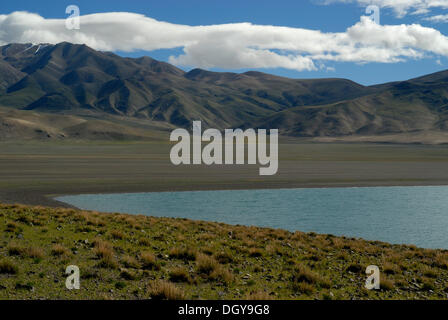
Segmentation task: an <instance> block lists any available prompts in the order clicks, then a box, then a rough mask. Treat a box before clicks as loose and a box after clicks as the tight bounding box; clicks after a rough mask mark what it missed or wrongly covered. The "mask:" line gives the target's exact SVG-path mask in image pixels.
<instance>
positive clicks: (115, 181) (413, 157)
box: [0, 138, 448, 207]
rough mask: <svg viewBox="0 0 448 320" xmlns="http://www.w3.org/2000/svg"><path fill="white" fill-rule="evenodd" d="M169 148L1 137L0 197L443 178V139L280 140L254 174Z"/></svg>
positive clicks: (446, 149)
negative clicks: (263, 172) (203, 162)
mask: <svg viewBox="0 0 448 320" xmlns="http://www.w3.org/2000/svg"><path fill="white" fill-rule="evenodd" d="M167 141H168V138H167ZM170 148H171V145H170V144H168V143H164V142H73V141H48V142H2V143H0V201H2V202H3V203H23V204H30V205H45V206H53V207H61V206H66V205H64V204H62V203H60V202H57V201H55V200H53V199H52V196H56V195H64V194H80V193H115V192H152V191H185V190H215V189H261V188H302V187H303V188H312V187H352V186H360V187H363V186H392V185H404V186H408V185H447V184H448V146H447V145H413V144H402V145H400V144H373V143H370V144H368V143H303V142H300V141H298V140H294V139H291V140H285V141H282V142H281V144H280V146H279V157H280V160H279V171H278V173H277V175H275V176H259V172H258V169H259V165H244V166H237V165H235V166H210V167H207V166H177V167H176V166H174V165H172V164H171V162H170V160H169V152H170Z"/></svg>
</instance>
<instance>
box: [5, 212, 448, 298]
mask: <svg viewBox="0 0 448 320" xmlns="http://www.w3.org/2000/svg"><path fill="white" fill-rule="evenodd" d="M0 230H1V232H0V298H1V299H149V298H152V299H184V298H185V299H444V298H446V295H447V293H446V290H447V289H446V288H447V287H448V251H442V250H427V249H419V248H416V247H414V246H404V245H390V244H387V243H382V242H372V241H370V242H369V241H364V240H359V239H348V238H344V237H335V236H332V235H318V234H314V233H308V234H306V233H301V232H295V233H291V232H287V231H284V230H274V229H267V228H256V227H243V226H229V225H225V224H221V223H210V222H201V221H190V220H186V219H168V218H154V217H145V216H139V215H124V214H103V213H98V212H87V211H79V210H72V209H51V208H44V207H27V206H21V205H0ZM372 264H373V265H378V266H379V267H380V270H381V272H382V273H381V283H382V289H381V290H379V291H367V290H366V289H364V283H365V279H366V275H365V274H364V272H365V269H366V267H367V266H368V265H372ZM68 265H77V266H78V267H79V268H80V273H81V289H80V290H73V291H69V290H67V289H66V288H65V280H66V277H67V275H65V268H66V267H67V266H68Z"/></svg>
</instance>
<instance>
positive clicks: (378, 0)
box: [323, 0, 448, 17]
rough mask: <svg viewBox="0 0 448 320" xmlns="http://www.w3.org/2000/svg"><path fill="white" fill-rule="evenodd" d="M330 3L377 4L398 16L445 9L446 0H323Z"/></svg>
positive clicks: (447, 3) (447, 5)
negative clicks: (391, 10)
mask: <svg viewBox="0 0 448 320" xmlns="http://www.w3.org/2000/svg"><path fill="white" fill-rule="evenodd" d="M323 1H324V2H323V3H324V4H330V3H358V4H359V5H362V6H366V7H367V6H368V5H377V6H378V7H380V8H389V9H393V10H394V11H395V12H396V14H397V15H398V16H399V17H403V16H405V15H406V14H408V13H411V14H425V13H428V12H429V11H430V10H431V9H435V8H439V9H447V8H448V0H323Z"/></svg>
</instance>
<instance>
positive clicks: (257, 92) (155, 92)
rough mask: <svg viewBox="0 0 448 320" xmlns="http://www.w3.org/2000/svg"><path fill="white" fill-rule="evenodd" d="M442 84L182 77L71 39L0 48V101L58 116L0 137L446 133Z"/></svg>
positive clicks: (445, 78)
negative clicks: (200, 131) (168, 131)
mask: <svg viewBox="0 0 448 320" xmlns="http://www.w3.org/2000/svg"><path fill="white" fill-rule="evenodd" d="M447 88H448V71H442V72H439V73H436V74H432V75H428V76H424V77H420V78H416V79H412V80H409V81H403V82H394V83H387V84H384V85H377V86H371V87H365V86H362V85H359V84H357V83H354V82H352V81H350V80H345V79H310V80H298V79H288V78H283V77H278V76H274V75H269V74H264V73H260V72H246V73H242V74H237V73H219V72H210V71H205V70H201V69H194V70H192V71H190V72H184V71H182V70H180V69H178V68H176V67H174V66H172V65H170V64H168V63H164V62H160V61H157V60H154V59H151V58H149V57H142V58H138V59H133V58H123V57H120V56H117V55H115V54H113V53H109V52H99V51H95V50H93V49H91V48H89V47H87V46H85V45H74V44H70V43H60V44H57V45H47V44H44V45H37V46H33V45H31V44H11V45H7V46H3V47H0V105H1V106H5V107H8V108H13V109H16V110H22V111H21V113H20V117H27V116H25V114H26V113H25V112H31V113H30V114H32V115H37V114H42V115H46V117H49V116H51V115H58V116H59V118H57V119H56V118H54V119H53V120H54V121H53V122H52V123H50V125H49V127H48V126H47V124H46V123H42V124H41V125H38V127H39V128H37V129H36V128H35V127H33V126H31V125H29V123H24V122H20V121H19V122H17V121H18V120H20V117H19V118H14V119H16V120H14V121H15V122H14V121H13V120H11V119H9V118H8V119H6V120H5V119H4V118H1V119H3V122H4V124H5V125H4V126H3V127H1V128H2V129H0V136H3V137H4V138H5V137H8V136H11V134H12V133H11V132H13V131H14V130H17V131H18V132H20V131H21V130H25V129H24V127H23V126H25V127H26V128H27V129H26V130H31V131H32V132H35V131H33V130H42V131H43V132H49V135H50V136H51V137H53V136H61V135H62V136H68V137H74V136H79V137H85V138H86V139H90V138H93V137H94V136H95V135H92V132H93V131H95V130H94V128H93V127H94V125H93V124H92V123H94V122H93V120H92V119H95V121H98V122H96V125H97V126H98V127H102V128H103V129H104V130H103V131H108V130H109V129H110V130H109V131H110V132H115V133H117V132H120V130H121V131H122V132H123V135H122V136H120V135H119V134H118V135H117V134H115V133H114V134H109V135H107V134H105V135H104V136H105V137H107V138H110V139H115V137H121V138H123V137H125V138H126V137H131V138H132V137H145V136H146V135H147V134H146V133H144V132H143V131H145V128H149V127H150V128H151V129H150V130H153V129H156V130H158V129H160V128H162V129H164V128H173V127H187V128H189V127H191V122H192V121H193V120H202V121H203V124H204V127H214V128H219V129H224V128H235V127H239V126H242V127H258V128H278V129H279V130H280V132H281V133H282V134H284V135H291V136H299V137H343V136H353V135H355V136H356V135H369V136H375V135H386V134H406V133H414V134H415V132H427V131H431V132H437V131H439V132H442V131H446V130H447V129H448V117H447V108H448V90H447ZM65 115H67V116H73V117H76V118H79V119H83V120H88V122H87V123H86V124H84V123H85V122H83V124H76V125H74V126H73V127H72V129H70V130H69V129H68V127H67V126H65V125H63V126H60V125H58V122H59V121H62V122H64V121H65V120H63V119H62V118H63V116H65ZM0 116H3V117H4V115H0ZM30 117H31V116H30ZM33 117H34V116H33ZM112 118H113V119H114V120H113V121H112V120H111V119H112ZM33 119H35V120H33V121H34V122H33V121H32V123H34V124H36V123H37V124H38V122H39V121H38V120H36V119H38V118H33ZM118 119H119V120H118ZM11 121H12V122H11ZM35 121H37V122H35ZM42 121H43V120H42ZM89 121H90V122H89ZM6 124H7V125H6ZM51 127H54V128H55V130H54V132H53V131H52V130H50V129H51ZM137 127H138V128H137ZM5 128H8V130H9V131H8V132H9V133H8V134H5V132H6V131H5V130H6V129H5ZM14 128H16V129H14ZM30 128H31V129H30ZM42 128H43V129H42ZM46 129H48V130H46ZM56 129H57V130H56ZM2 130H3V131H2ZM26 130H25V131H26ZM135 130H137V131H135ZM139 130H143V131H139ZM1 132H3V134H2V133H1ZM27 132H28V131H27ZM59 134H61V135H59ZM33 135H34V134H27V135H26V136H30V137H33ZM98 136H101V134H98Z"/></svg>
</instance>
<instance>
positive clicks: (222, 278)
mask: <svg viewBox="0 0 448 320" xmlns="http://www.w3.org/2000/svg"><path fill="white" fill-rule="evenodd" d="M208 278H209V279H210V280H213V281H219V282H221V283H224V284H230V283H232V282H233V280H234V276H233V274H232V273H231V272H230V271H229V270H228V269H226V268H224V267H223V266H218V267H216V268H215V269H214V270H213V271H212V272H211V273H210V275H209V276H208Z"/></svg>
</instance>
